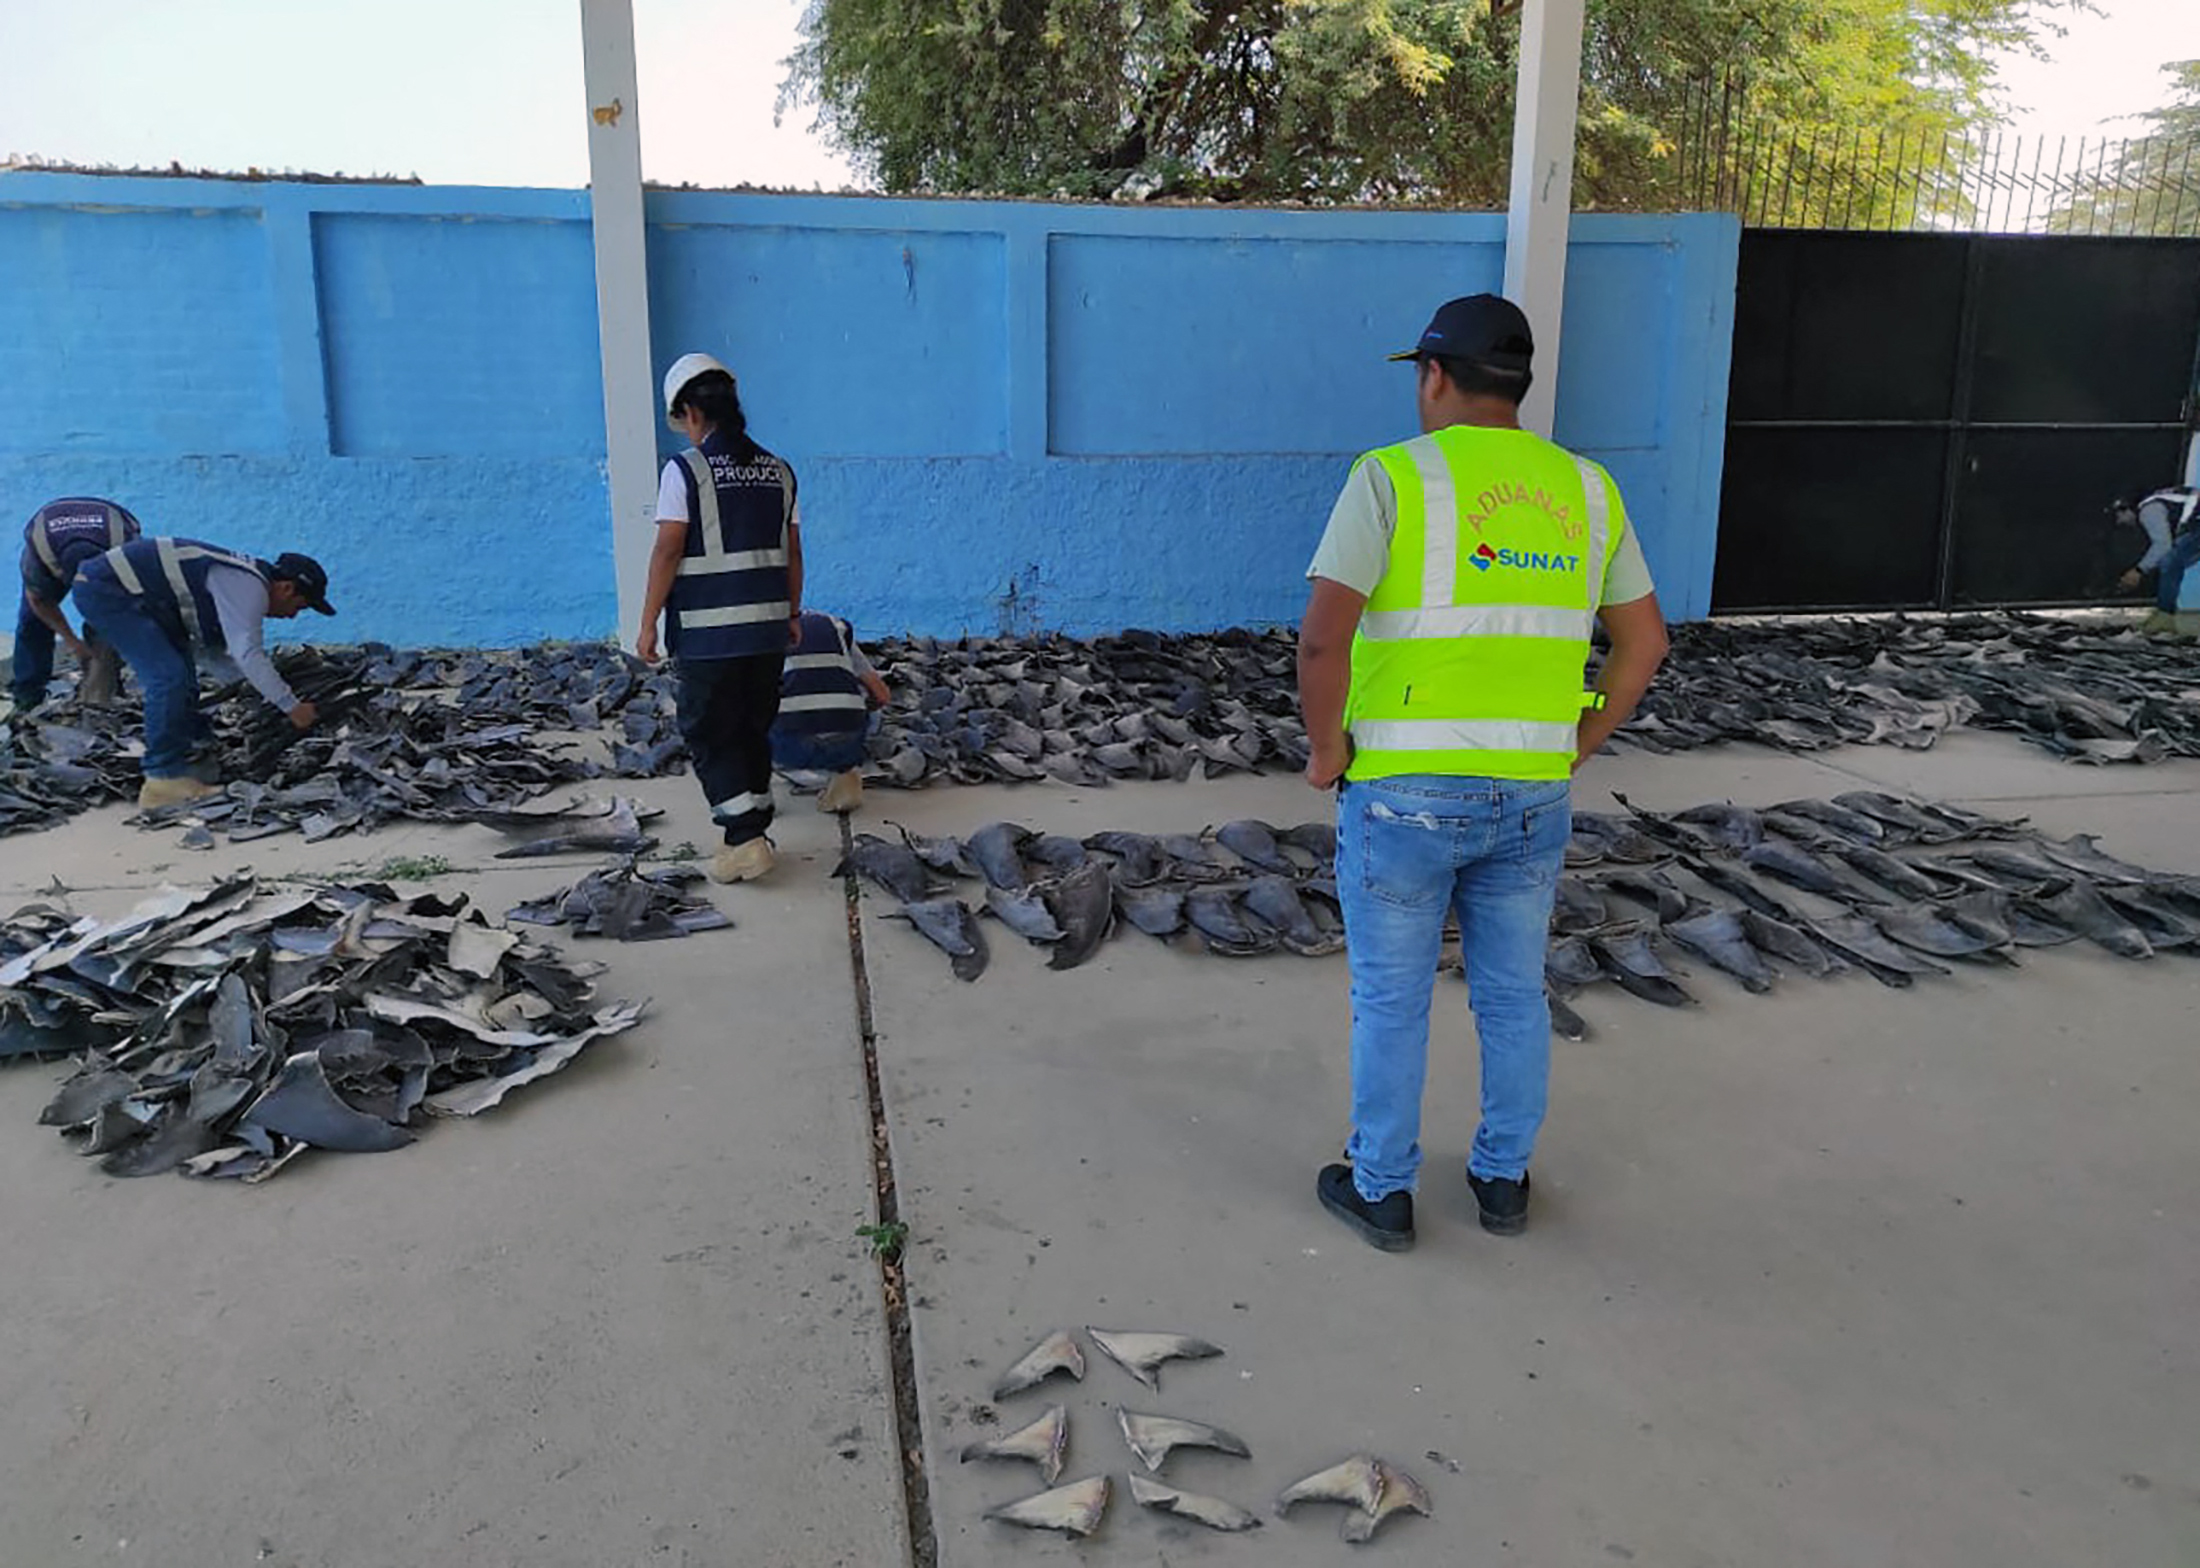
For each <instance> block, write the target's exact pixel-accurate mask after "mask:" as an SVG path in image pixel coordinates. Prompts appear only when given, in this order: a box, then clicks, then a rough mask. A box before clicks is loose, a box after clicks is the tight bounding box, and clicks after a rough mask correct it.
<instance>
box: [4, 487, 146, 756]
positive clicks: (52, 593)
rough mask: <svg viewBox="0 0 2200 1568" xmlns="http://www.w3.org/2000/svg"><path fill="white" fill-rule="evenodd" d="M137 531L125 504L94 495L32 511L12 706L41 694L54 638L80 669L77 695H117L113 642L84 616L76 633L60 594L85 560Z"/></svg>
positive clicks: (30, 703) (27, 705) (26, 706)
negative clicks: (81, 677)
mask: <svg viewBox="0 0 2200 1568" xmlns="http://www.w3.org/2000/svg"><path fill="white" fill-rule="evenodd" d="M141 532H142V530H141V529H140V528H139V527H138V520H137V519H136V518H135V517H132V516H131V515H130V513H129V512H128V511H127V510H126V509H125V508H123V507H119V506H117V505H115V503H114V502H112V501H105V500H102V499H100V498H99V497H98V496H92V495H78V496H66V497H64V498H62V499H61V500H59V501H49V502H47V503H46V504H45V505H44V506H42V507H40V508H39V509H38V510H37V511H35V512H33V513H32V514H31V520H30V521H29V522H28V523H27V524H25V525H24V528H23V599H22V603H21V605H20V606H19V607H18V608H17V610H16V614H15V671H14V674H13V676H12V678H11V679H10V681H9V687H10V690H9V695H10V696H12V697H13V698H14V700H15V706H16V711H17V712H20V713H28V712H29V711H30V710H31V709H33V708H35V707H37V706H38V705H39V704H40V703H42V702H44V701H45V700H46V687H47V686H48V685H49V684H50V683H51V682H52V680H53V650H54V644H55V642H56V641H59V642H60V643H61V645H62V646H64V647H66V648H67V649H68V650H69V653H70V656H71V657H72V658H74V659H75V660H76V662H77V667H78V668H79V669H81V670H82V671H83V672H84V680H83V683H82V684H81V685H80V686H79V687H78V688H77V695H78V696H79V697H80V698H82V699H83V700H84V701H85V702H88V703H105V702H112V701H113V700H114V695H115V677H116V674H117V673H118V671H117V668H116V661H115V650H114V647H113V645H112V644H110V643H107V642H103V641H101V640H100V639H99V638H98V636H97V635H96V630H97V629H96V628H95V627H93V626H92V625H91V624H90V623H89V622H87V623H86V624H85V627H84V634H83V635H82V636H81V637H80V636H78V635H77V633H76V629H75V628H74V627H72V626H71V625H70V624H69V618H68V617H67V616H66V615H64V614H62V613H61V601H62V600H63V599H64V598H66V597H67V596H68V592H69V590H70V589H71V588H72V587H74V586H75V584H76V574H77V571H78V569H79V568H81V567H82V566H83V565H84V563H85V562H86V561H89V560H90V559H92V557H94V556H96V555H104V554H106V553H107V552H108V551H109V550H112V549H113V548H114V547H115V546H116V545H121V544H128V543H129V542H130V541H131V540H133V539H135V538H136V537H137V536H138V535H139V533H141ZM80 613H81V612H80Z"/></svg>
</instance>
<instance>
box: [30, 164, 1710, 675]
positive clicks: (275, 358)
mask: <svg viewBox="0 0 2200 1568" xmlns="http://www.w3.org/2000/svg"><path fill="white" fill-rule="evenodd" d="M649 210H650V219H651V232H650V294H651V327H652V333H653V336H654V339H655V342H654V345H653V346H654V352H655V357H656V360H657V362H658V364H659V365H660V366H663V365H665V364H669V363H670V361H671V360H672V359H673V358H674V357H675V356H676V355H678V354H679V353H681V352H684V351H686V350H688V349H691V348H704V349H708V350H709V351H711V352H713V353H716V354H718V355H720V356H721V357H722V358H724V359H725V360H726V361H727V362H728V363H729V364H731V365H732V366H733V367H734V368H735V370H736V372H737V373H738V374H739V375H740V377H741V383H742V391H743V396H744V400H745V401H746V402H747V404H748V406H749V413H750V421H751V426H752V429H753V430H754V431H755V433H756V434H757V435H758V436H759V437H760V438H761V439H762V440H764V441H765V442H766V443H767V444H768V445H771V446H772V447H774V448H775V449H776V450H778V451H780V452H781V453H783V454H784V455H785V456H787V457H788V458H789V459H790V460H792V461H793V462H794V464H795V465H796V467H797V469H798V470H799V472H800V474H801V479H802V496H803V521H804V532H805V538H806V542H807V546H808V554H809V561H810V583H811V587H810V590H809V598H810V599H811V601H812V602H813V603H815V604H818V605H821V606H828V607H830V608H832V609H835V610H837V611H840V612H842V613H846V614H849V615H851V616H853V617H854V618H855V620H856V621H857V623H858V625H859V627H861V628H862V629H864V630H865V631H867V632H869V633H873V634H876V633H883V632H888V631H900V630H914V631H925V632H934V633H943V634H947V633H956V632H961V631H965V630H973V631H987V632H990V631H997V630H1000V629H1002V628H1003V627H1013V628H1015V629H1029V628H1034V627H1059V628H1064V629H1068V630H1075V631H1097V630H1105V629H1109V628H1115V627H1121V626H1126V625H1141V626H1151V627H1158V628H1167V629H1191V628H1200V627H1213V626H1220V625H1226V624H1232V623H1244V622H1267V621H1279V620H1288V619H1291V618H1293V617H1295V616H1296V614H1297V612H1298V610H1299V608H1300V606H1301V603H1302V601H1303V597H1304V584H1303V581H1302V577H1301V574H1302V572H1303V570H1304V567H1305V562H1306V559H1307V556H1308V555H1309V554H1310V553H1311V551H1312V548H1313V544H1314V541H1315V539H1316V538H1317V537H1318V535H1319V533H1320V531H1321V526H1322V522H1323V520H1324V518H1325V517H1326V516H1327V513H1328V508H1329V503H1330V500H1331V498H1332V497H1333V495H1334V493H1335V490H1336V487H1337V485H1338V484H1339V482H1340V481H1341V480H1342V478H1343V476H1344V473H1345V470H1346V468H1347V466H1348V465H1349V463H1350V461H1351V458H1352V457H1353V455H1354V454H1356V453H1357V452H1359V451H1361V450H1364V449H1365V448H1367V447H1370V446H1374V445H1377V444H1380V443H1382V442H1385V441H1390V440H1395V439H1397V438H1399V437H1400V436H1403V435H1407V434H1410V433H1411V432H1412V428H1413V408H1412V384H1411V379H1410V376H1411V373H1410V371H1408V370H1406V369H1404V368H1402V367H1398V366H1392V365H1387V364H1385V363H1384V362H1383V359H1382V356H1383V355H1384V354H1385V353H1386V352H1388V351H1390V350H1391V349H1394V348H1398V347H1402V346H1404V345H1405V344H1408V343H1410V342H1412V341H1413V340H1414V338H1415V337H1416V335H1417V334H1418V332H1419V330H1420V327H1421V325H1422V323H1423V321H1424V320H1425V318H1426V316H1427V314H1428V311H1429V309H1430V308H1431V306H1432V305H1433V304H1434V303H1435V302H1437V301H1439V300H1441V299H1444V298H1447V297H1449V296H1451V295H1453V294H1459V293H1468V292H1472V291H1474V290H1476V289H1482V288H1495V287H1496V286H1497V281H1498V277H1499V273H1500V270H1501V266H1502V259H1503V238H1504V233H1503V222H1502V220H1501V219H1499V218H1497V217H1494V216H1490V215H1484V214H1471V215H1461V214H1419V213H1416V214H1404V213H1321V214H1312V213H1279V212H1256V211H1245V212H1235V211H1207V210H1200V211H1191V210H1181V209H1160V210H1136V209H1113V208H1097V207H1076V206H1046V205H1037V204H1014V203H995V202H907V201H892V200H874V199H848V198H835V197H767V196H741V195H727V194H721V193H700V192H674V191H660V192H653V193H651V197H650V209H649ZM1574 232H1575V241H1574V246H1573V251H1572V256H1571V260H1570V263H1569V268H1568V275H1567V302H1566V313H1567V330H1566V336H1565V344H1564V355H1563V362H1562V364H1561V367H1560V382H1559V413H1558V419H1559V430H1558V434H1559V437H1560V439H1561V440H1564V441H1566V442H1568V443H1569V444H1571V445H1575V446H1578V447H1580V448H1581V449H1583V450H1585V451H1588V452H1589V453H1591V454H1592V455H1594V456H1596V457H1598V458H1599V459H1601V460H1602V461H1604V462H1605V463H1606V464H1607V466H1609V467H1610V468H1611V469H1612V471H1613V473H1614V475H1615V476H1616V477H1617V478H1618V479H1619V481H1620V484H1621V486H1622V488H1623V490H1624V492H1625V494H1626V496H1627V499H1628V503H1629V505H1630V508H1631V509H1632V511H1633V513H1634V515H1635V517H1636V519H1637V521H1638V523H1639V524H1640V527H1641V530H1642V535H1643V539H1644V542H1645V546H1646V548H1647V550H1648V553H1649V557H1650V562H1651V566H1652V569H1653V570H1654V571H1655V572H1656V574H1657V577H1658V582H1659V587H1660V591H1661V595H1662V597H1663V599H1664V601H1665V603H1666V605H1667V607H1668V611H1669V613H1670V614H1672V615H1673V616H1674V617H1675V618H1676V619H1680V618H1689V617H1694V616H1700V615H1703V614H1705V613H1707V612H1708V609H1709V605H1710V584H1711V558H1712V547H1713V543H1714V528H1715V524H1716V519H1717V515H1718V487H1719V460H1720V438H1721V432H1722V431H1723V429H1724V424H1725V400H1726V384H1727V354H1728V344H1729V339H1730V336H1731V324H1732V306H1733V291H1734V269H1735V256H1736V248H1737V244H1738V240H1739V230H1738V227H1737V226H1736V224H1735V223H1734V220H1732V219H1731V218H1726V217H1721V216H1716V215H1709V216H1691V217H1675V218H1666V217H1656V218H1648V217H1601V216H1591V217H1584V218H1581V219H1578V220H1577V222H1576V226H1575V231H1574ZM597 365H598V359H597V344H596V323H595V293H594V282H593V273H592V266H591V259H590V247H589V236H588V228H587V198H586V195H585V193H580V192H564V191H509V190H486V189H434V188H429V189H422V188H417V187H389V186H316V185H287V184H250V183H243V182H237V183H227V182H204V181H169V180H134V179H103V178H96V177H86V176H72V175H47V174H37V173H28V172H19V173H9V174H0V513H9V512H12V513H14V514H16V515H28V513H29V512H30V511H31V510H32V509H34V508H35V507H36V506H37V505H38V504H40V503H41V502H42V501H44V500H46V499H48V498H49V497H51V496H54V495H59V494H64V493H84V492H92V493H99V494H107V495H112V496H114V497H116V498H117V499H120V500H123V501H125V502H127V503H128V504H129V505H130V506H131V507H132V508H133V509H134V510H136V511H137V512H138V514H139V515H140V516H141V517H143V518H145V519H146V520H147V522H148V524H149V525H150V526H152V527H154V528H157V529H160V530H162V531H164V532H174V533H187V534H197V535H203V536H206V537H210V538H214V539H218V540H221V541H224V542H227V543H231V544H236V545H240V546H244V547H248V548H254V549H260V550H265V551H273V550H277V549H281V548H285V547H293V548H305V549H309V550H312V551H313V552H315V553H316V554H319V555H320V556H322V557H323V559H324V560H325V561H326V562H327V563H328V565H329V567H330V571H331V573H332V576H333V578H334V590H333V591H334V597H335V598H336V600H337V601H338V604H339V607H340V608H341V609H342V611H343V618H342V619H341V620H340V621H338V622H336V623H334V624H333V625H332V626H330V627H329V628H328V630H329V631H331V632H339V631H340V632H341V633H343V634H345V635H349V636H353V637H361V638H366V637H377V638H384V639H388V640H391V641H399V642H414V643H481V644H511V643H520V642H526V641H530V640H532V639H535V638H538V637H580V636H596V635H601V634H604V633H607V632H609V631H611V630H613V629H614V628H613V622H614V620H615V617H616V613H617V606H616V602H615V598H614V592H613V584H612V562H611V554H610V552H611V548H612V544H611V541H610V539H609V532H610V524H609V521H608V518H609V507H608V503H607V499H606V494H605V485H604V477H603V447H604V443H603V430H602V419H601V391H600V381H599V376H598V369H597ZM662 444H663V446H664V449H665V451H666V452H667V453H668V454H669V452H670V451H671V449H672V447H673V445H674V444H675V441H674V438H673V437H672V436H670V435H669V434H667V435H665V436H664V437H663V442H662ZM618 547H619V548H621V549H625V550H631V551H634V552H637V553H639V552H641V551H643V550H645V549H646V548H647V540H646V539H642V538H628V539H624V540H621V541H619V543H618ZM314 629H315V630H320V628H314ZM622 630H623V631H624V633H625V634H626V635H629V636H630V635H631V633H632V628H623V629H622Z"/></svg>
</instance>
